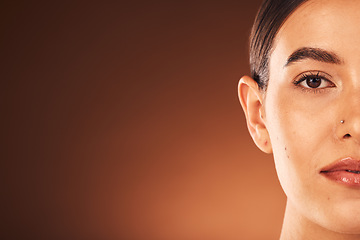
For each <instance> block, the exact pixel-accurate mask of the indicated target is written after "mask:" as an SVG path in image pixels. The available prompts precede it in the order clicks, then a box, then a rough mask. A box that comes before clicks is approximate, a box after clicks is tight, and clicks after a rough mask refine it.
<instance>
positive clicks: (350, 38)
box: [263, 0, 360, 233]
mask: <svg viewBox="0 0 360 240" xmlns="http://www.w3.org/2000/svg"><path fill="white" fill-rule="evenodd" d="M359 10H360V1H356V0H348V1H338V0H310V1H308V2H306V3H304V4H303V5H301V6H300V7H299V8H297V9H296V10H295V11H294V12H293V13H292V14H291V15H290V17H289V18H288V19H287V20H286V21H285V23H284V25H283V26H282V27H281V29H280V30H279V32H278V34H277V36H276V38H275V40H274V47H273V51H272V54H271V58H270V64H269V69H270V75H269V76H270V77H269V85H268V89H267V92H266V95H265V97H264V104H263V107H264V109H263V110H264V112H265V125H266V129H267V131H268V133H269V136H270V140H271V145H272V151H273V154H274V159H275V165H276V170H277V173H278V176H279V180H280V183H281V185H282V187H283V189H284V192H285V193H286V195H287V197H288V201H289V203H290V204H292V206H294V207H295V208H296V211H298V212H299V213H300V214H301V215H303V216H305V217H306V218H307V219H309V220H310V221H311V222H314V223H317V224H318V225H320V226H322V227H325V228H327V229H332V230H334V231H337V232H343V233H360V187H359V184H358V185H356V184H346V183H344V181H346V179H342V180H343V181H342V180H341V179H339V178H338V179H336V177H334V176H332V177H333V178H331V177H330V178H329V177H328V175H327V173H325V174H324V170H326V169H329V166H333V164H337V163H339V160H340V162H341V159H350V160H351V161H354V162H356V160H359V161H360V25H359V24H358V23H360V14H359ZM299 49H302V51H298V52H297V53H296V54H294V53H295V52H296V51H297V50H299ZM291 55H293V56H292V58H290V56H291ZM289 58H290V59H289ZM341 120H344V123H341ZM358 170H360V169H358ZM344 174H345V175H346V174H347V173H344ZM353 174H355V173H353ZM340 177H341V176H340ZM355 180H356V179H355ZM355 180H354V179H352V181H355ZM353 183H354V182H353Z"/></svg>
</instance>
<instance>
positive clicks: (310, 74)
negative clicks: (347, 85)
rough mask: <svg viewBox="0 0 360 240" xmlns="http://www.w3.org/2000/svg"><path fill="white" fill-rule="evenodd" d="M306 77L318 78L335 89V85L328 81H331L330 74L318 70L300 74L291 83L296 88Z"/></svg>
mask: <svg viewBox="0 0 360 240" xmlns="http://www.w3.org/2000/svg"><path fill="white" fill-rule="evenodd" d="M306 77H319V78H321V79H322V80H324V81H327V82H328V83H330V84H331V85H332V86H331V87H336V84H335V83H334V82H333V81H332V80H330V79H332V76H331V75H330V74H327V73H325V72H322V71H319V70H310V71H305V72H302V73H300V74H298V75H297V76H296V77H295V78H294V80H293V83H294V84H295V85H296V86H299V85H300V83H301V82H303V81H305V79H306ZM304 88H305V87H304ZM313 89H322V88H313Z"/></svg>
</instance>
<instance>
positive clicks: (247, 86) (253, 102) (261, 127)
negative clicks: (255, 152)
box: [238, 76, 272, 153]
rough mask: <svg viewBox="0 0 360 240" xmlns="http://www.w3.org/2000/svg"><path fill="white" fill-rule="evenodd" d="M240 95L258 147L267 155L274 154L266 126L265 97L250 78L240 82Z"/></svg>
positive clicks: (252, 135) (248, 123)
mask: <svg viewBox="0 0 360 240" xmlns="http://www.w3.org/2000/svg"><path fill="white" fill-rule="evenodd" d="M238 94H239V100H240V103H241V106H242V108H243V110H244V113H245V117H246V122H247V127H248V129H249V132H250V135H251V137H252V138H253V140H254V142H255V144H256V146H257V147H258V148H259V149H260V150H262V151H263V152H265V153H272V146H271V142H270V136H269V133H268V131H267V128H266V124H265V121H266V119H265V113H264V111H263V109H264V108H263V97H262V93H261V91H260V89H259V88H258V85H257V83H256V82H255V80H253V79H252V78H251V77H249V76H244V77H242V78H241V79H240V81H239V86H238Z"/></svg>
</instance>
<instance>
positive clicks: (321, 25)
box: [273, 0, 360, 58]
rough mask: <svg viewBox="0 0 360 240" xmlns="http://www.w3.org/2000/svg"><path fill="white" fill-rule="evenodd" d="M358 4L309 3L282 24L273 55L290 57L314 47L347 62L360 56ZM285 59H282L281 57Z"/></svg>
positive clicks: (339, 0)
mask: <svg viewBox="0 0 360 240" xmlns="http://www.w3.org/2000/svg"><path fill="white" fill-rule="evenodd" d="M359 23H360V1H358V0H346V1H343V0H310V1H307V2H305V3H304V4H302V5H300V6H299V7H298V8H297V9H296V10H295V11H294V12H293V13H292V14H291V15H290V16H289V17H288V19H287V20H286V21H285V22H284V24H283V26H282V27H281V28H280V30H279V32H278V34H277V35H276V37H275V40H274V44H273V54H274V55H276V54H279V53H281V54H283V55H287V56H289V55H290V54H291V53H292V52H294V51H295V50H297V49H299V48H301V47H317V48H323V49H328V50H331V51H334V52H337V53H339V55H340V56H341V57H344V58H346V57H347V56H351V55H354V54H360V49H358V48H357V46H360V24H359ZM284 57H285V56H284Z"/></svg>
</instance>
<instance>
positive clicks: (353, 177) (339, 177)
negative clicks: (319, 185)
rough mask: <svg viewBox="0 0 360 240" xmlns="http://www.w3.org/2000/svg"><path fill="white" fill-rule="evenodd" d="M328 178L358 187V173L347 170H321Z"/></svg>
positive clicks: (359, 181)
mask: <svg viewBox="0 0 360 240" xmlns="http://www.w3.org/2000/svg"><path fill="white" fill-rule="evenodd" d="M321 173H322V174H323V175H324V176H325V177H327V178H328V179H330V180H332V181H335V182H338V183H342V184H345V185H348V186H352V187H359V188H360V174H359V173H352V172H347V171H329V172H321Z"/></svg>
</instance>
